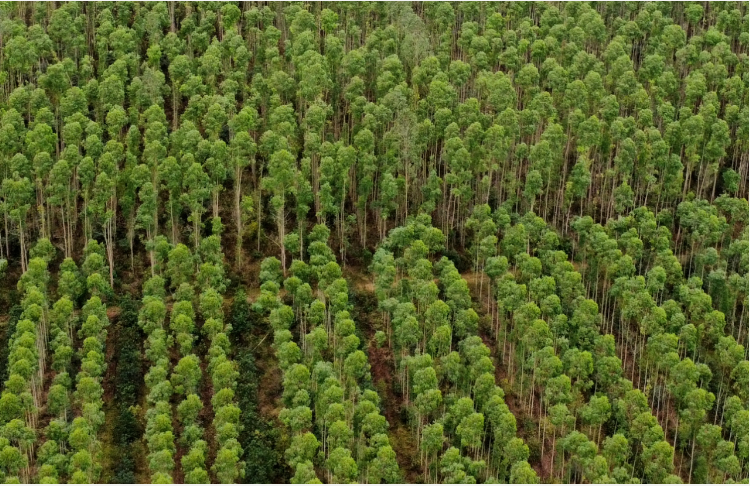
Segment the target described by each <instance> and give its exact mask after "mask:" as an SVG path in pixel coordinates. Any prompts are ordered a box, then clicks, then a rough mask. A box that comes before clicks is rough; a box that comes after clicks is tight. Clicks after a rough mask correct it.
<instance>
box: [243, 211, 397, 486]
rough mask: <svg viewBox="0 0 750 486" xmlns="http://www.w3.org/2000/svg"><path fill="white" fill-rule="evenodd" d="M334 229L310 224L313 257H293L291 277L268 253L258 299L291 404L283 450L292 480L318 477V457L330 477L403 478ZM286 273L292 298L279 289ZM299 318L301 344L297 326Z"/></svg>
mask: <svg viewBox="0 0 750 486" xmlns="http://www.w3.org/2000/svg"><path fill="white" fill-rule="evenodd" d="M329 235H330V231H329V230H328V228H327V227H326V226H325V225H317V226H315V227H314V228H313V229H312V231H311V232H310V234H309V241H308V244H307V252H306V254H307V255H308V256H309V263H305V261H304V260H302V259H295V260H293V261H292V263H291V265H290V267H289V274H290V276H289V277H288V278H286V279H284V269H283V265H282V263H281V262H280V261H279V260H278V259H276V258H273V257H271V258H267V259H265V260H264V261H263V264H262V267H261V274H260V278H261V281H262V282H263V283H262V285H261V295H260V297H259V298H258V300H257V301H256V303H255V307H256V308H257V309H258V310H259V311H261V312H263V313H267V314H268V321H269V323H270V324H271V327H272V329H273V331H274V342H273V347H274V349H275V351H276V357H277V359H278V360H279V366H280V367H281V369H282V371H283V372H284V378H283V383H284V392H283V403H284V405H285V408H284V409H283V410H282V411H281V413H280V414H279V418H280V420H281V421H282V422H283V423H284V424H285V425H286V427H287V428H288V430H289V432H290V433H291V436H292V437H291V442H290V445H289V447H288V448H287V450H286V454H285V455H286V459H287V463H288V464H289V466H290V467H291V468H292V469H293V470H294V476H293V478H292V482H293V483H306V482H319V480H318V478H317V476H316V474H315V469H314V464H315V463H316V462H318V461H320V462H321V464H322V465H324V467H325V470H326V473H327V477H326V479H327V481H328V482H339V483H340V482H357V481H359V482H365V481H366V482H372V483H381V482H383V483H397V482H400V481H401V477H402V476H401V472H400V470H399V465H398V463H397V461H396V453H395V452H394V450H393V448H392V447H391V445H390V443H389V439H388V435H387V432H388V422H387V421H386V419H385V417H383V416H382V415H381V413H380V397H379V396H378V394H377V393H376V392H375V391H374V390H372V389H371V388H370V387H371V386H372V384H371V377H370V372H369V366H370V365H369V363H368V358H367V355H366V354H365V353H364V352H363V351H362V350H361V349H360V346H361V340H360V337H359V336H358V334H359V333H358V329H357V328H356V324H355V322H354V321H353V320H352V319H351V315H350V314H349V310H350V304H349V295H348V292H349V290H348V285H347V282H346V280H345V279H344V278H342V276H341V268H340V267H339V265H338V263H336V257H335V256H334V253H333V252H332V250H331V249H330V248H329V247H328V245H327V241H328V239H329ZM300 256H301V255H300ZM282 281H283V287H284V291H285V293H286V301H287V302H288V301H289V300H291V304H292V305H291V306H290V305H287V304H284V300H282V296H281V295H280V294H279V292H280V285H281V284H282ZM295 323H297V324H298V326H299V341H298V342H299V343H300V344H301V345H302V346H301V348H300V346H299V345H298V344H297V343H296V342H295V341H294V338H293V334H292V332H291V329H292V328H293V325H294V324H295ZM314 429H317V431H318V434H317V436H316V434H314V433H313V432H311V430H314Z"/></svg>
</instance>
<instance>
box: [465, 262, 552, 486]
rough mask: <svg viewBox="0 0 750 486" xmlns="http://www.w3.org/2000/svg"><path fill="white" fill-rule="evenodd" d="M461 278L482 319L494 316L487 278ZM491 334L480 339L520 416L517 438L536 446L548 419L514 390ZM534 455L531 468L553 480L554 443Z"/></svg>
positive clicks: (510, 406) (481, 331) (508, 402)
mask: <svg viewBox="0 0 750 486" xmlns="http://www.w3.org/2000/svg"><path fill="white" fill-rule="evenodd" d="M461 277H462V278H463V279H464V280H466V282H467V283H468V285H469V290H470V291H471V296H472V301H473V302H474V303H475V304H478V312H477V313H478V314H479V316H480V320H482V319H489V318H490V314H489V311H488V309H487V304H486V299H487V285H489V282H488V281H487V279H485V280H484V282H481V278H480V276H479V275H478V274H476V273H474V272H472V271H469V272H465V273H463V274H461ZM480 283H483V285H482V286H481V287H482V288H481V294H482V295H481V296H480V295H479V291H480ZM476 307H477V306H475V308H476ZM475 310H476V309H475ZM491 334H492V333H491V332H487V329H483V328H482V327H481V326H480V329H479V337H481V338H482V342H484V344H485V346H487V347H488V348H489V349H490V353H491V357H492V360H493V362H494V364H495V383H496V384H497V385H499V386H500V387H501V388H502V389H503V391H504V392H505V404H506V405H507V406H508V409H509V410H510V411H511V413H513V415H514V416H515V417H516V430H517V432H516V435H517V436H518V437H520V438H522V439H523V440H524V442H526V444H527V445H528V444H529V443H530V442H531V443H532V444H537V441H538V439H537V438H538V430H539V425H540V422H542V421H543V420H544V417H542V414H541V412H540V411H539V408H538V407H537V406H536V405H535V406H534V409H533V410H532V411H531V413H529V411H528V410H527V408H526V405H525V404H524V403H523V401H522V400H521V398H520V397H518V396H517V394H516V393H515V390H514V389H513V386H512V384H511V378H512V377H511V376H510V372H509V370H508V367H507V366H506V364H505V363H506V359H505V357H504V356H502V353H501V352H500V349H499V348H500V344H501V343H499V342H497V341H495V339H494V337H493V336H492V335H491ZM541 398H542V397H541V396H539V394H536V395H535V397H534V403H535V404H537V403H539V400H541ZM528 425H532V427H528ZM530 449H531V448H530ZM530 452H531V453H532V456H530V457H529V463H530V464H531V467H532V468H533V469H534V470H535V471H536V473H537V475H538V476H539V477H540V478H542V479H552V474H553V472H552V443H551V440H546V441H545V443H544V447H543V448H542V447H541V443H540V442H539V443H538V445H537V449H536V450H535V451H534V450H530Z"/></svg>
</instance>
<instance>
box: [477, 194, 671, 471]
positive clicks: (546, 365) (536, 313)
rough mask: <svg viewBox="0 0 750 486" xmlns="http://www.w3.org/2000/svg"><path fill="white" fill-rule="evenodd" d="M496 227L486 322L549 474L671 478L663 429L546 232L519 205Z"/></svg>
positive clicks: (480, 212) (481, 212) (482, 213)
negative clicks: (534, 422)
mask: <svg viewBox="0 0 750 486" xmlns="http://www.w3.org/2000/svg"><path fill="white" fill-rule="evenodd" d="M473 217H474V218H475V219H477V220H481V219H482V218H483V217H488V218H489V208H486V207H485V208H483V207H476V208H475V210H474V215H473ZM486 226H487V223H485V224H484V225H482V226H481V227H486ZM502 233H503V234H502V239H501V240H500V243H501V244H500V246H501V249H502V254H501V255H492V256H489V257H487V259H486V264H485V272H486V273H487V274H488V276H489V277H490V287H491V289H492V290H493V291H494V292H492V293H493V294H495V295H496V300H495V301H491V302H490V307H491V315H492V318H493V327H494V328H495V329H496V336H498V338H497V341H498V344H500V343H501V344H500V346H499V349H501V350H502V355H503V362H507V366H508V369H509V371H510V372H511V387H512V389H513V390H514V392H515V393H516V394H517V395H518V396H519V398H520V399H521V402H522V407H523V408H524V410H525V413H527V414H529V415H531V416H536V417H538V424H539V426H538V431H537V435H538V437H537V439H538V440H539V441H540V442H541V450H542V452H543V453H544V450H545V446H546V445H547V444H548V443H547V442H546V441H547V439H548V434H549V436H551V437H549V439H550V445H551V451H550V452H551V455H552V457H553V462H552V464H551V467H550V469H551V473H552V475H553V476H554V477H558V475H559V477H560V478H562V479H563V480H566V481H568V482H570V481H577V480H582V481H590V482H596V481H604V482H607V481H610V482H612V481H615V482H629V481H630V480H631V479H633V478H635V479H643V480H646V481H648V482H659V481H666V482H677V481H679V477H678V476H676V475H673V474H672V472H673V469H674V468H673V455H674V452H673V450H672V446H671V445H670V444H669V443H668V442H666V441H665V440H664V439H665V436H666V434H665V432H664V429H662V427H661V426H660V425H658V421H657V419H656V417H655V416H654V414H653V413H652V410H651V409H650V408H649V404H648V401H647V400H646V396H645V395H644V393H643V392H641V391H640V390H638V389H634V388H633V383H632V382H630V381H629V380H626V379H624V378H623V364H622V361H621V360H620V358H618V356H617V354H616V344H615V339H614V336H612V335H610V334H605V330H604V329H602V326H601V324H602V321H603V319H602V316H601V314H600V313H599V307H598V305H597V303H596V302H594V301H593V300H590V299H587V298H586V293H585V288H584V285H583V280H582V277H581V274H580V273H578V272H577V271H576V270H575V267H574V266H573V264H572V263H571V262H570V261H569V259H568V256H567V255H566V254H565V252H564V251H561V250H560V249H559V248H560V244H559V241H558V238H557V235H556V234H555V232H554V231H550V230H549V229H548V228H547V227H546V225H544V222H543V221H541V220H540V219H539V218H538V217H537V216H536V215H534V214H533V213H527V214H526V215H525V216H524V217H523V218H521V219H519V221H518V222H517V223H516V224H515V225H510V224H508V225H507V226H506V227H505V229H504V231H503V232H502ZM492 250H494V251H497V248H496V247H492ZM506 255H508V256H506ZM532 255H534V256H532ZM509 261H513V262H514V264H513V265H510V263H509ZM500 333H502V339H499V334H500ZM535 404H538V405H537V409H536V410H535V409H534V407H535ZM603 431H604V432H605V434H602V432H603ZM609 431H612V433H611V435H609ZM607 435H609V436H607ZM558 458H559V459H560V461H559V463H558ZM556 464H560V469H559V471H558V470H556V468H555V466H556Z"/></svg>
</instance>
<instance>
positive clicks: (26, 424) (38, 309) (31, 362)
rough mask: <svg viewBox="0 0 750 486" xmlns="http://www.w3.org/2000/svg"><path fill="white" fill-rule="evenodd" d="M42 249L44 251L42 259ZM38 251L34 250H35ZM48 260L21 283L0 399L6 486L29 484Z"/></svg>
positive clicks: (34, 262)
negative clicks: (5, 378) (6, 377)
mask: <svg viewBox="0 0 750 486" xmlns="http://www.w3.org/2000/svg"><path fill="white" fill-rule="evenodd" d="M44 247H45V245H44V243H43V242H42V245H40V250H42V251H41V252H40V253H41V254H42V255H43V254H44V253H45V252H44ZM35 249H36V247H35ZM49 279H50V276H49V271H48V269H47V260H46V259H45V258H43V257H42V256H36V255H35V256H33V257H32V258H31V260H30V262H29V267H28V269H27V271H26V272H24V273H23V275H22V276H21V279H20V280H19V282H18V290H19V292H20V293H21V295H22V296H23V298H22V300H21V308H22V312H21V315H20V317H19V320H18V322H17V324H16V329H15V332H14V333H13V335H12V336H11V337H10V339H11V345H10V352H9V354H8V379H7V380H6V381H5V383H4V386H3V391H2V396H1V397H0V410H1V411H2V416H1V417H0V427H2V429H1V431H0V446H2V454H0V456H2V461H0V462H1V463H0V470H1V471H2V474H3V477H4V479H5V480H6V481H16V482H20V480H21V479H23V480H27V481H28V480H30V479H31V471H30V464H31V463H32V461H33V458H34V454H35V439H36V433H37V423H38V418H39V409H40V407H41V406H42V403H41V393H42V386H43V380H42V378H43V376H44V371H45V359H46V350H47V346H46V339H45V338H46V336H45V333H46V329H47V307H48V304H47V286H48V284H49Z"/></svg>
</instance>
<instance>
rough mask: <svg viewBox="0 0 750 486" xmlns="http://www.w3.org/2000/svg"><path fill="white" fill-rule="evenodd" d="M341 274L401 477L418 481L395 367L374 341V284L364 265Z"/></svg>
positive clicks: (379, 324) (378, 327)
mask: <svg viewBox="0 0 750 486" xmlns="http://www.w3.org/2000/svg"><path fill="white" fill-rule="evenodd" d="M343 274H344V277H345V278H346V279H347V282H348V283H349V286H350V289H351V290H352V291H353V292H354V295H355V302H353V312H352V313H353V317H354V321H355V322H356V323H357V326H358V328H359V330H360V331H361V333H362V337H363V338H364V340H365V343H366V344H365V346H364V348H365V351H366V353H367V356H368V361H369V363H370V373H371V375H372V383H373V386H374V387H375V390H376V391H377V392H378V394H379V395H380V399H381V404H382V409H383V415H384V416H385V418H386V420H387V421H388V424H389V428H388V439H389V441H390V444H391V447H393V450H394V451H395V452H396V460H397V461H398V464H399V467H400V468H401V471H403V472H404V475H405V478H404V480H405V481H406V482H407V483H417V482H420V480H421V479H422V471H421V467H420V458H419V450H418V448H417V444H416V442H415V440H414V433H413V431H412V430H411V427H410V426H409V424H408V423H407V422H406V421H405V420H404V417H403V415H402V413H401V402H402V400H401V397H400V396H399V395H398V394H397V393H396V391H395V390H394V387H395V386H396V383H397V382H396V380H395V379H394V377H395V376H396V370H395V368H394V358H393V353H392V351H391V348H390V347H389V346H383V347H380V348H378V346H377V344H376V343H375V338H374V336H375V333H376V332H377V331H385V327H384V325H383V319H382V314H381V313H380V312H379V311H378V310H377V298H376V297H375V285H374V284H373V281H372V278H371V277H370V275H369V274H368V273H367V271H366V269H362V268H360V267H358V266H353V265H347V266H346V267H344V271H343Z"/></svg>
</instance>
